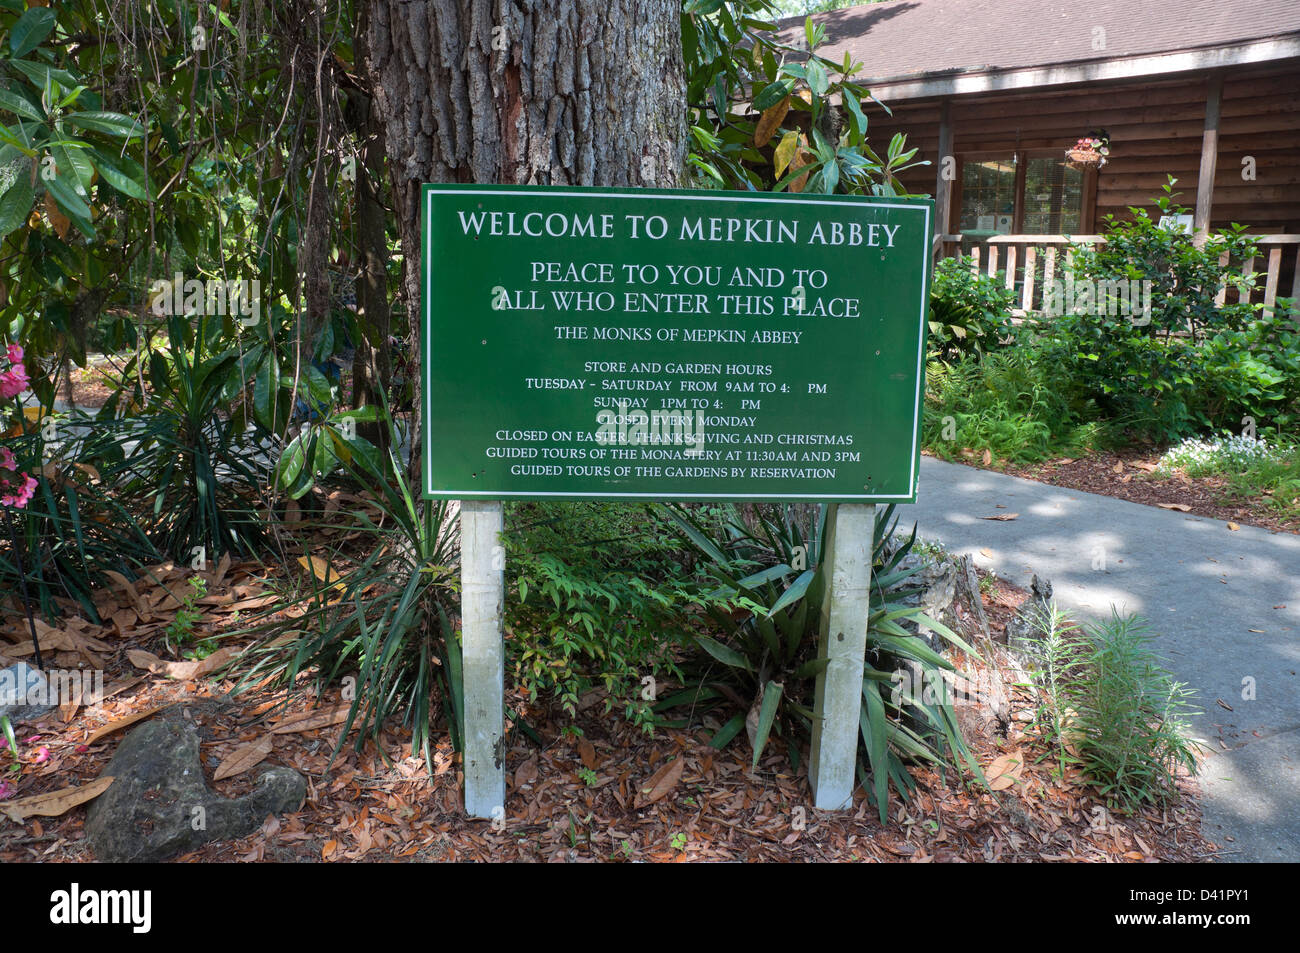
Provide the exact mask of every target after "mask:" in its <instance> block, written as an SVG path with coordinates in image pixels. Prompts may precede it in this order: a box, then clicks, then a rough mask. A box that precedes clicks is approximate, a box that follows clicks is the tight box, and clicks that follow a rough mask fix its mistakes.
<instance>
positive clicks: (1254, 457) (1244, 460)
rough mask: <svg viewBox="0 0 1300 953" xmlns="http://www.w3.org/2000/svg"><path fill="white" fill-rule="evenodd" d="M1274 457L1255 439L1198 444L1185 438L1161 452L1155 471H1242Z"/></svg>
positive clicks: (1214, 440)
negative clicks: (1226, 468)
mask: <svg viewBox="0 0 1300 953" xmlns="http://www.w3.org/2000/svg"><path fill="white" fill-rule="evenodd" d="M1274 456H1276V451H1275V450H1274V448H1272V447H1270V446H1269V445H1268V444H1267V443H1266V442H1265V441H1263V440H1261V439H1259V438H1257V437H1247V436H1243V435H1240V434H1239V435H1237V436H1233V437H1216V438H1214V439H1212V440H1198V439H1196V438H1194V437H1188V438H1187V439H1185V440H1184V441H1183V442H1182V443H1180V444H1179V445H1178V446H1176V447H1171V448H1170V449H1168V450H1167V451H1165V454H1164V456H1162V457H1161V458H1160V461H1159V462H1158V463H1157V464H1156V469H1157V470H1161V471H1164V472H1169V471H1172V470H1176V469H1183V470H1190V469H1193V468H1195V469H1209V468H1214V467H1216V466H1217V467H1231V468H1234V469H1244V468H1245V467H1247V466H1249V465H1250V464H1252V463H1258V462H1261V461H1264V460H1268V459H1271V458H1272V457H1274Z"/></svg>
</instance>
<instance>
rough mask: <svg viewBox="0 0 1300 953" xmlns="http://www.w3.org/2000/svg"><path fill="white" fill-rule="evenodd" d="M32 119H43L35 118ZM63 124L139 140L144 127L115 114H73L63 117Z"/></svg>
mask: <svg viewBox="0 0 1300 953" xmlns="http://www.w3.org/2000/svg"><path fill="white" fill-rule="evenodd" d="M33 118H37V119H40V118H43V117H41V116H36V117H33ZM63 118H64V121H65V122H70V123H72V125H74V126H80V127H81V128H82V129H90V130H92V131H94V132H102V133H104V134H105V135H109V136H116V137H117V138H119V139H139V138H140V137H142V136H143V135H144V126H142V125H140V124H139V123H138V122H136V121H135V120H134V119H132V118H131V117H130V116H124V115H122V114H121V113H115V112H96V111H87V112H75V113H69V114H68V115H66V116H64V117H63Z"/></svg>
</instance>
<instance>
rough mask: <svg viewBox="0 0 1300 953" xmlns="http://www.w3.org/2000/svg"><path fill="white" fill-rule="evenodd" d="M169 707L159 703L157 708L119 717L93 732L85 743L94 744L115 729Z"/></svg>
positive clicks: (125, 726)
mask: <svg viewBox="0 0 1300 953" xmlns="http://www.w3.org/2000/svg"><path fill="white" fill-rule="evenodd" d="M168 707H170V706H168V705H159V706H158V707H157V708H147V709H145V710H144V711H138V712H136V713H135V714H134V715H127V716H126V717H125V718H119V719H118V720H117V721H114V722H110V723H109V724H107V725H105V726H104V727H103V728H100V729H98V730H97V731H93V732H91V734H90V737H89V738H87V739H86V740H85V742H83V743H84V744H87V745H93V744H94V743H95V742H96V741H98V740H99V739H100V738H104V737H106V736H108V735H111V734H112V733H113V732H115V731H120V730H121V729H123V728H127V727H129V726H131V725H134V724H135V723H136V722H137V721H144V720H145V719H146V718H148V717H149V716H150V715H156V714H158V712H160V711H162V710H163V709H164V708H168Z"/></svg>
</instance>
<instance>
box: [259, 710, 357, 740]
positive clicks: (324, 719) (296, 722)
mask: <svg viewBox="0 0 1300 953" xmlns="http://www.w3.org/2000/svg"><path fill="white" fill-rule="evenodd" d="M351 708H352V705H351V703H340V704H337V705H335V706H333V707H332V708H319V709H317V710H315V711H308V712H303V713H301V714H297V715H290V716H289V717H288V718H286V719H284V721H282V722H280V723H279V724H278V725H276V726H275V727H274V728H272V729H271V734H273V735H283V734H288V733H290V732H299V731H313V730H314V729H316V728H328V727H329V726H330V725H337V724H340V723H341V722H344V721H346V720H347V717H348V711H349V710H350V709H351Z"/></svg>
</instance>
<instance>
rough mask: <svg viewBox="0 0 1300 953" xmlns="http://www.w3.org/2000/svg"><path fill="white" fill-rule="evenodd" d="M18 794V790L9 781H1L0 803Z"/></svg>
mask: <svg viewBox="0 0 1300 953" xmlns="http://www.w3.org/2000/svg"><path fill="white" fill-rule="evenodd" d="M17 793H18V789H17V788H16V787H14V786H13V785H12V784H10V783H9V782H8V781H0V801H7V800H9V799H10V798H11V797H13V796H14V795H15V794H17Z"/></svg>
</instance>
